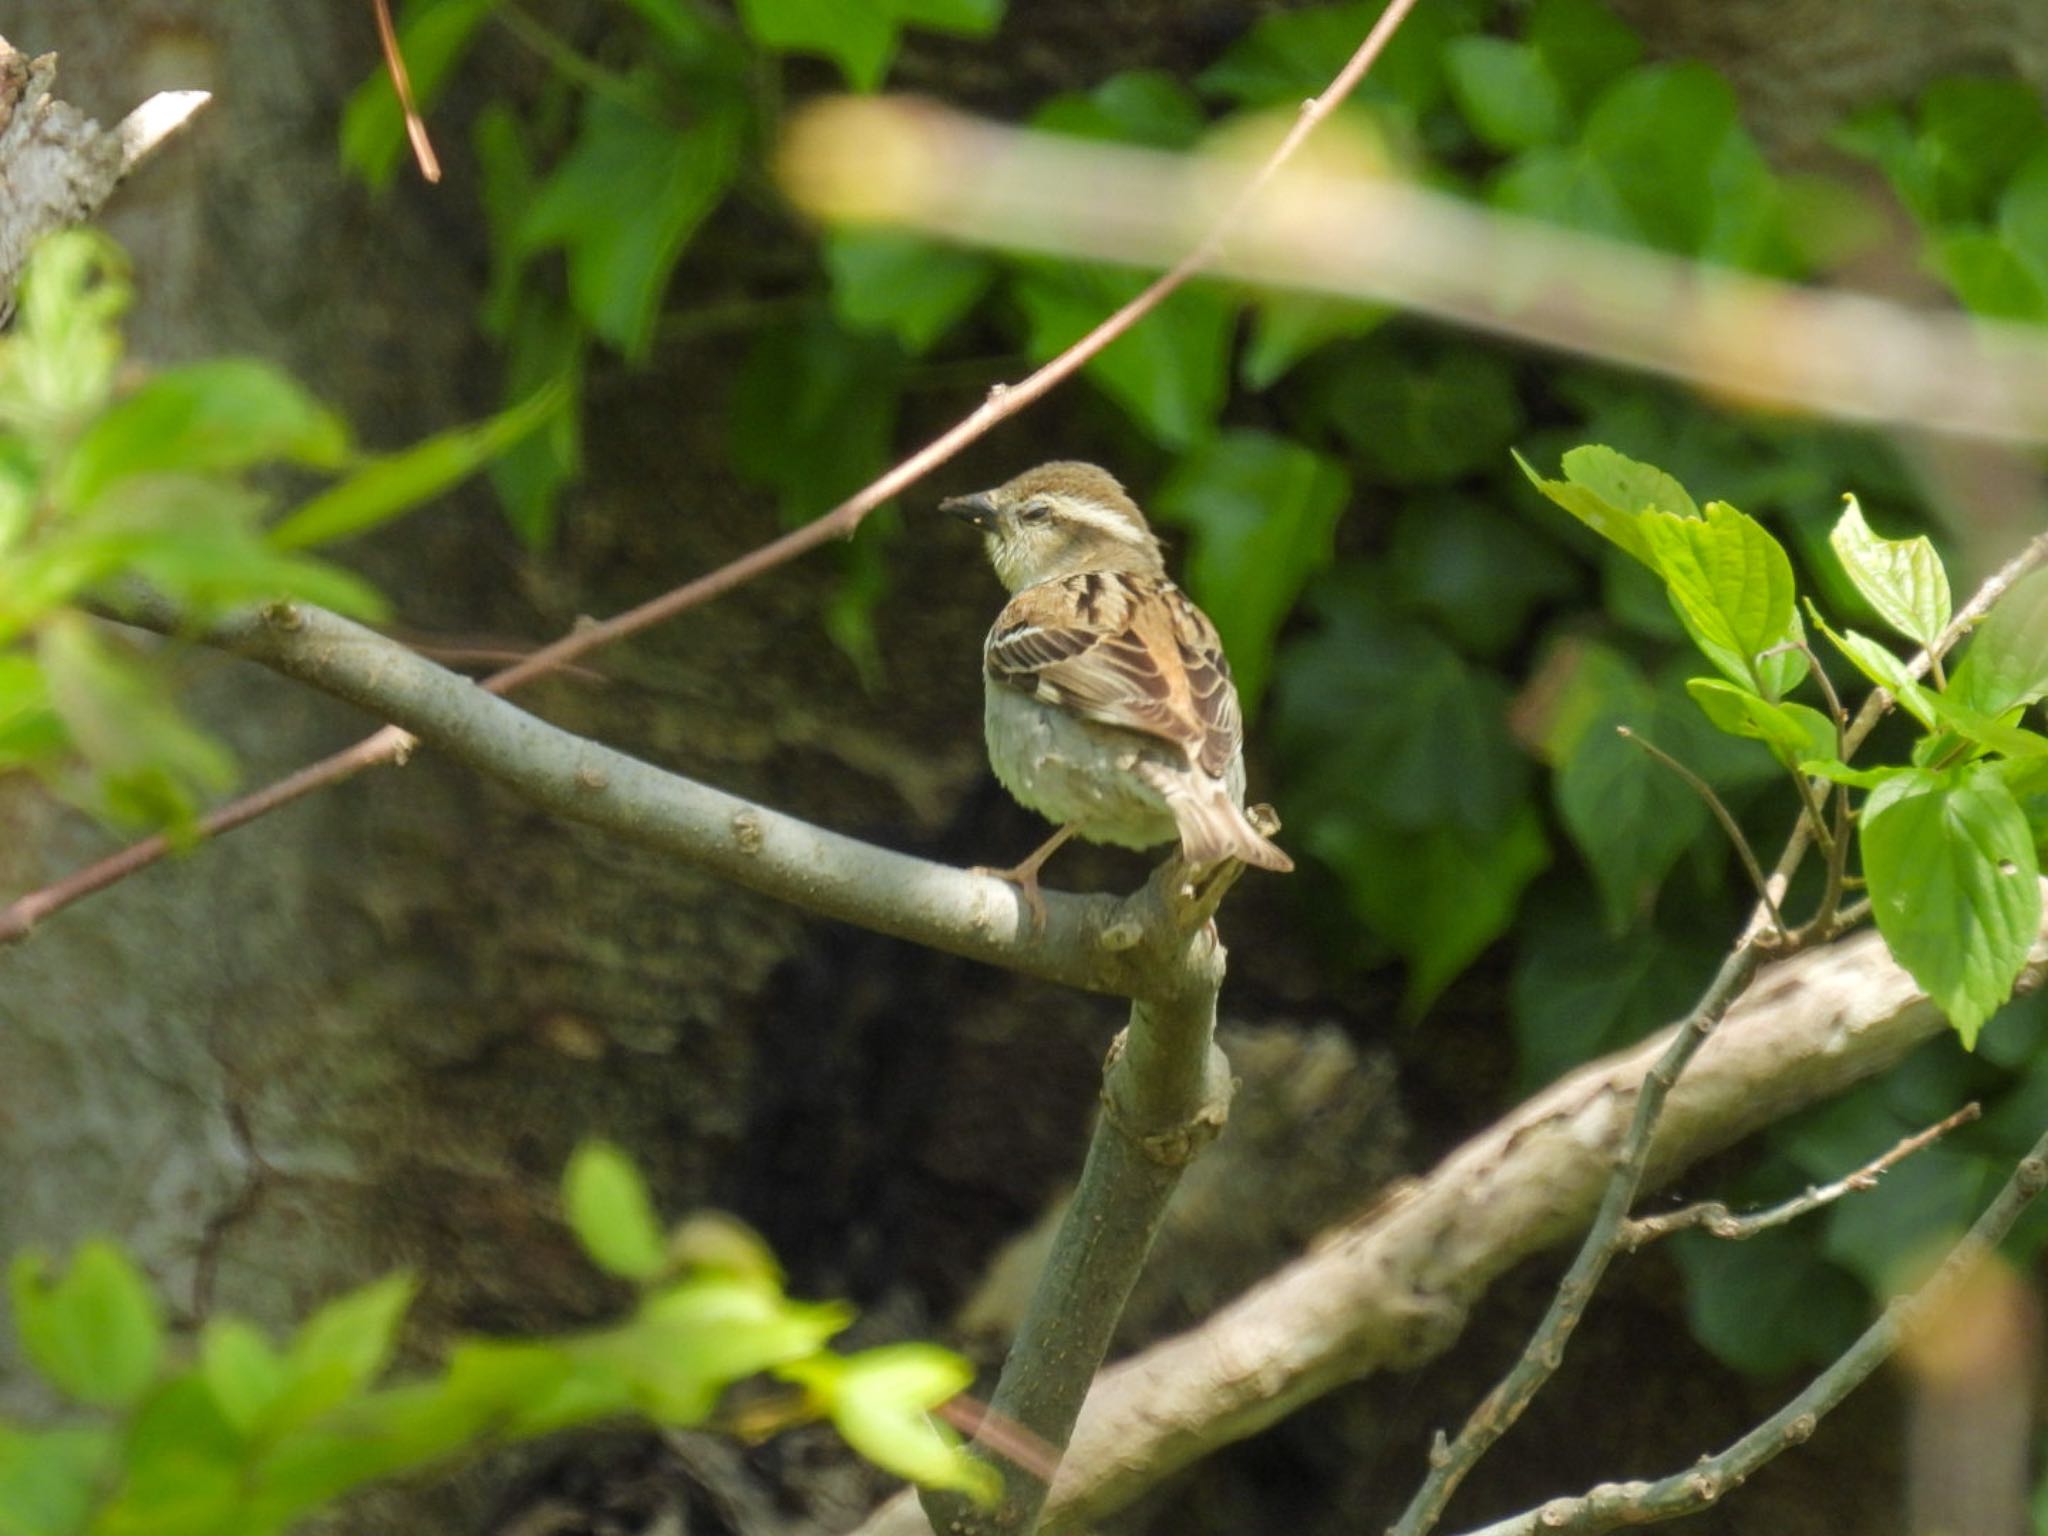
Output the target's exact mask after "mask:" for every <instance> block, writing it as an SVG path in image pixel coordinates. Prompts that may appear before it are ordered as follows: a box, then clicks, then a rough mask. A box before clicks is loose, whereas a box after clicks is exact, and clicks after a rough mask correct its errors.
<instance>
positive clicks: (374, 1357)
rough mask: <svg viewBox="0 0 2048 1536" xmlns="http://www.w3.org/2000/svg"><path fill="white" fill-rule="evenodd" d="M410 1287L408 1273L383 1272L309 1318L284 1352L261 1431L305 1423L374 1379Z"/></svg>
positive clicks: (392, 1344) (395, 1338) (386, 1357)
mask: <svg viewBox="0 0 2048 1536" xmlns="http://www.w3.org/2000/svg"><path fill="white" fill-rule="evenodd" d="M415 1289H416V1286H415V1284H414V1282H413V1280H412V1278H411V1277H410V1276H409V1275H405V1274H395V1275H386V1276H385V1277H384V1278H383V1279H382V1280H378V1281H374V1282H372V1283H371V1284H369V1285H366V1286H363V1287H361V1288H359V1289H357V1290H354V1291H351V1292H349V1293H348V1294H347V1295H346V1296H341V1297H337V1298H336V1299H335V1300H333V1301H330V1302H329V1303H327V1305H326V1306H324V1307H322V1308H321V1309H320V1310H319V1311H317V1312H315V1313H314V1314H313V1315H312V1317H310V1318H308V1319H307V1320H306V1322H305V1323H304V1324H303V1325H301V1327H300V1328H299V1331H298V1333H297V1335H296V1336H295V1337H294V1338H293V1339H292V1341H291V1345H290V1347H289V1348H288V1349H287V1350H286V1351H285V1357H284V1358H285V1379H284V1384H283V1386H282V1387H281V1388H280V1389H279V1390H278V1391H277V1392H276V1393H275V1394H274V1395H273V1397H272V1399H271V1401H270V1403H269V1404H268V1405H267V1406H266V1408H265V1409H264V1413H263V1417H262V1422H261V1428H262V1430H263V1431H264V1432H266V1433H268V1434H272V1435H282V1434H284V1433H286V1432H287V1431H289V1430H293V1429H296V1428H298V1427H300V1426H301V1425H304V1424H307V1423H310V1422H311V1421H312V1420H314V1419H316V1418H318V1417H319V1416H320V1415H322V1414H324V1413H327V1412H329V1411H330V1410H332V1409H334V1408H336V1407H338V1406H339V1405H341V1404H343V1403H346V1402H348V1401H349V1400H350V1399H351V1398H354V1397H356V1396H357V1395H358V1394H359V1393H361V1392H362V1391H363V1390H364V1389H365V1388H366V1387H368V1386H369V1385H370V1384H371V1383H372V1382H373V1381H375V1380H376V1379H377V1377H378V1376H379V1375H380V1374H381V1373H382V1372H383V1370H384V1367H385V1365H386V1363H387V1362H389V1360H390V1358H391V1352H392V1350H393V1349H394V1348H395V1347H396V1345H397V1341H398V1330H399V1327H400V1325H402V1324H403V1323H404V1321H405V1313H406V1309H407V1308H408V1307H409V1306H411V1305H412V1298H413V1293H414V1291H415Z"/></svg>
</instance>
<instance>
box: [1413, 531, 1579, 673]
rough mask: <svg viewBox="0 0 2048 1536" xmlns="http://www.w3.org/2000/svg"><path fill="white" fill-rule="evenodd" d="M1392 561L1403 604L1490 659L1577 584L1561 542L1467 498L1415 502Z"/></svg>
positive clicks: (1575, 588)
mask: <svg viewBox="0 0 2048 1536" xmlns="http://www.w3.org/2000/svg"><path fill="white" fill-rule="evenodd" d="M1387 561H1388V565H1389V568H1390V569H1391V571H1392V574H1393V590H1394V591H1395V592H1396V593H1398V594H1399V597H1400V601H1401V604H1402V606H1403V607H1405V608H1408V609H1410V610H1411V611H1414V612H1417V613H1421V614H1425V615H1427V616H1429V617H1430V618H1432V619H1434V620H1436V621H1437V622H1438V623H1439V624H1440V625H1441V626H1442V627H1443V628H1444V629H1445V630H1446V631H1447V632H1448V633H1449V634H1450V635H1451V637H1452V638H1453V639H1455V640H1456V641H1457V642H1458V644H1459V646H1460V647H1461V648H1462V649H1464V650H1465V651H1467V652H1469V653H1474V654H1477V655H1480V656H1486V657H1492V656H1497V655H1501V654H1503V653H1505V652H1506V651H1508V650H1509V649H1510V648H1511V647H1512V646H1514V645H1515V644H1516V642H1517V641H1518V640H1520V638H1521V637H1522V635H1523V633H1524V632H1525V630H1526V629H1527V627H1528V623H1529V618H1530V615H1531V613H1532V612H1533V611H1534V610H1535V609H1536V608H1538V607H1539V606H1541V605H1542V604H1545V603H1548V602H1551V601H1553V600H1557V599H1562V598H1564V597H1566V596H1568V595H1569V594H1571V593H1573V592H1574V591H1575V590H1577V588H1578V586H1579V571H1578V568H1577V567H1576V566H1575V565H1574V564H1573V563H1572V561H1570V560H1569V559H1568V558H1566V556H1565V554H1564V553H1563V551H1561V550H1560V549H1558V547H1557V546H1556V545H1555V544H1553V543H1551V542H1550V541H1549V540H1548V539H1546V538H1543V537H1542V536H1541V535H1539V534H1537V533H1534V532H1532V531H1531V530H1530V529H1529V528H1528V526H1527V525H1526V524H1524V523H1523V522H1521V521H1520V520H1518V519H1516V518H1514V517H1511V516H1507V515H1504V514H1503V513H1502V512H1500V511H1498V510H1496V508H1495V507H1494V506H1493V505H1491V504H1490V503H1487V502H1482V501H1479V500H1477V499H1475V498H1472V497H1466V496H1458V495H1448V496H1446V495H1435V496H1419V497H1411V498H1409V499H1408V500H1407V501H1406V502H1405V503H1404V504H1403V506H1402V508H1401V511H1400V513H1399V516H1398V517H1397V519H1396V521H1395V523H1394V533H1393V541H1392V544H1391V546H1390V547H1389V549H1388V552H1387Z"/></svg>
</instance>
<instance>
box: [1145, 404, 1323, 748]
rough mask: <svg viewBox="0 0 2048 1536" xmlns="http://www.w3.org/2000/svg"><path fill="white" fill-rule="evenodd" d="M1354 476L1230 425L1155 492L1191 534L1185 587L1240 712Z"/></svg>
mask: <svg viewBox="0 0 2048 1536" xmlns="http://www.w3.org/2000/svg"><path fill="white" fill-rule="evenodd" d="M1350 497H1351V481H1350V477H1349V476H1347V475H1346V474H1345V473H1344V471H1343V470H1342V469H1341V468H1340V467H1339V466H1338V465H1337V463H1336V462H1335V461H1334V460H1332V459H1329V458H1326V457H1324V456H1323V455H1321V454H1318V453H1313V452H1311V451H1310V450H1308V449H1306V448H1303V447H1301V446H1299V445H1298V444H1295V443H1291V442H1288V441H1287V440H1285V439H1284V438H1278V437H1274V436H1272V435H1270V434H1268V433H1264V432H1227V433H1225V434H1224V435H1223V436H1221V437H1219V438H1217V439H1215V440H1214V441H1212V442H1210V443H1206V444H1204V445H1203V446H1201V447H1199V448H1197V449H1196V450H1195V451H1194V452H1193V453H1192V454H1190V455H1188V456H1187V457H1186V458H1184V459H1182V460H1181V462H1180V464H1179V466H1178V467H1177V468H1176V469H1175V471H1174V473H1173V475H1172V477H1171V478H1170V479H1169V480H1168V481H1167V482H1166V484H1165V486H1164V487H1162V488H1161V490H1160V492H1159V494H1158V496H1157V497H1156V498H1154V500H1155V504H1156V505H1157V507H1158V509H1159V511H1160V512H1161V513H1163V514H1164V515H1165V516H1166V517H1168V518H1170V519H1171V520H1173V521H1174V522H1177V523H1180V524H1183V525H1185V526H1187V527H1190V528H1192V529H1193V530H1194V532H1195V544H1194V550H1193V553H1192V555H1191V556H1190V558H1189V560H1188V564H1187V580H1188V588H1189V590H1190V591H1191V592H1192V593H1193V594H1194V596H1195V600H1196V601H1197V602H1199V603H1200V604H1201V605H1202V607H1203V608H1204V609H1205V610H1206V611H1207V612H1208V614H1209V616H1210V618H1212V619H1214V620H1215V621H1216V628H1217V631H1218V632H1219V633H1220V634H1221V635H1222V637H1223V644H1224V650H1225V651H1226V652H1227V653H1228V655H1229V656H1230V659H1231V665H1232V669H1233V671H1234V673H1235V677H1236V682H1237V691H1238V696H1239V698H1240V699H1241V700H1242V701H1243V705H1244V711H1245V714H1246V715H1247V717H1250V716H1252V715H1255V714H1256V713H1257V710H1258V705H1259V700H1260V698H1261V696H1262V695H1263V694H1264V692H1265V687H1266V674H1267V670H1268V668H1269V666H1270V665H1271V659H1272V654H1273V642H1274V639H1275V637H1276V636H1277V635H1278V634H1279V632H1280V625H1281V623H1282V622H1283V621H1284V620H1285V619H1286V617H1287V615H1288V613H1289V611H1291V610H1292V608H1293V607H1294V603H1295V600H1296V598H1298V597H1299V596H1300V594H1301V589H1302V587H1303V585H1304V584H1305V583H1306V582H1307V581H1308V579H1309V577H1310V576H1312V575H1314V574H1315V572H1317V571H1319V570H1321V569H1322V568H1323V567H1324V566H1326V565H1328V564H1329V563H1330V558H1331V553H1332V548H1333V542H1334V538H1335V533H1336V527H1337V519H1338V517H1339V516H1341V515H1342V513H1343V511H1344V507H1345V504H1346V502H1348V501H1349V500H1350Z"/></svg>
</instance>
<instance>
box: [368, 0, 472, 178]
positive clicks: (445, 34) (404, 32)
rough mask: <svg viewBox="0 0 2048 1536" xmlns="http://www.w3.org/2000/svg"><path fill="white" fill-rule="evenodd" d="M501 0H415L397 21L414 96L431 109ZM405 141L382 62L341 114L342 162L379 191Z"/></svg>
mask: <svg viewBox="0 0 2048 1536" xmlns="http://www.w3.org/2000/svg"><path fill="white" fill-rule="evenodd" d="M497 8H498V0H413V3H412V4H410V5H408V6H406V7H405V10H404V13H403V15H402V17H401V18H400V21H399V24H398V48H399V52H400V53H402V54H404V56H405V73H406V78H407V80H409V81H410V82H411V83H412V94H413V102H414V104H415V105H416V106H417V107H418V108H419V110H420V111H421V112H422V113H425V112H427V111H429V110H430V109H431V108H432V107H433V105H434V102H435V100H436V99H437V98H438V97H439V96H440V94H441V87H442V86H443V85H445V84H446V83H447V81H448V77H449V76H450V75H451V74H453V73H454V71H455V67H456V66H457V65H458V64H460V63H461V62H462V59H463V56H464V55H465V54H467V53H468V52H469V49H470V45H471V44H472V43H474V42H475V41H476V34H477V29H478V28H479V27H481V26H482V25H483V24H484V22H485V21H486V20H488V19H489V17H490V14H491V12H493V11H495V10H496V9H497ZM404 147H405V117H404V115H403V114H402V113H401V112H400V111H399V109H398V94H397V92H396V91H394V90H393V89H392V88H391V76H390V73H389V71H387V70H385V69H383V68H381V67H380V68H379V69H378V70H377V71H376V72H375V73H374V74H372V75H371V76H370V77H369V78H368V79H367V80H365V81H364V82H363V83H362V84H361V85H359V86H358V87H356V90H355V93H354V94H353V95H351V96H350V97H349V99H348V105H347V106H346V107H344V108H343V109H342V114H341V163H342V164H343V165H344V166H345V167H347V168H348V169H349V170H352V171H354V172H355V173H356V174H357V175H358V176H360V177H362V178H363V181H364V182H365V183H366V184H367V185H369V186H370V187H371V188H373V189H374V190H376V191H380V192H381V191H382V190H383V189H384V188H385V187H387V186H389V185H390V184H391V173H392V172H393V171H394V170H395V169H396V168H397V166H398V159H399V154H400V151H402V150H403V149H404Z"/></svg>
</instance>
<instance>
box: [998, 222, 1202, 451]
mask: <svg viewBox="0 0 2048 1536" xmlns="http://www.w3.org/2000/svg"><path fill="white" fill-rule="evenodd" d="M1021 266H1022V270H1020V271H1019V272H1018V273H1017V275H1016V276H1015V277H1014V278H1013V279H1012V281H1011V285H1010V293H1011V296H1012V297H1013V298H1014V299H1015V300H1016V302H1017V306H1018V308H1019V309H1020V310H1021V311H1022V312H1023V315H1024V319H1025V325H1026V329H1027V338H1026V345H1027V347H1028V349H1029V351H1030V353H1031V357H1032V359H1033V361H1034V362H1044V361H1046V360H1048V359H1050V358H1052V357H1053V356H1055V355H1057V354H1058V353H1060V352H1062V351H1064V350H1065V349H1066V348H1067V347H1069V346H1071V345H1072V344H1073V343H1074V342H1076V341H1078V340H1080V339H1081V337H1082V336H1084V335H1086V334H1087V333H1088V332H1089V331H1091V330H1093V329H1094V328H1095V327H1096V326H1097V325H1099V324H1100V323H1101V322H1102V319H1103V317H1104V316H1105V315H1108V314H1109V313H1111V312H1112V311H1113V310H1115V309H1116V308H1117V307H1118V306H1120V305H1121V304H1123V303H1125V302H1126V301H1127V300H1129V299H1131V298H1132V297H1134V296H1135V295H1136V294H1137V292H1138V290H1139V289H1140V288H1142V287H1144V285H1145V279H1144V278H1143V277H1142V276H1140V275H1139V274H1137V273H1133V272H1125V271H1121V270H1119V269H1116V268H1113V267H1104V266H1097V265H1094V264H1091V263H1086V262H1062V263H1057V264H1055V263H1051V262H1045V261H1030V262H1025V263H1022V264H1021ZM1234 318H1235V310H1234V306H1233V305H1232V304H1231V302H1230V301H1229V300H1228V299H1227V298H1225V297H1224V295H1223V294H1222V293H1221V292H1220V291H1218V290H1217V289H1215V288H1213V287H1210V286H1207V285H1204V284H1196V285H1192V286H1189V287H1186V288H1181V289H1179V290H1177V291H1176V292H1175V293H1174V294H1173V295H1172V296H1171V297H1170V298H1168V299H1167V300H1166V302H1165V303H1163V304H1161V305H1160V306H1159V307H1158V308H1157V309H1156V310H1154V311H1153V312H1152V313H1151V314H1150V315H1148V316H1147V317H1146V318H1145V319H1144V320H1143V321H1141V322H1139V324H1138V325H1137V326H1136V327H1135V328H1134V329H1132V330H1130V331H1128V332H1126V333H1125V334H1124V335H1123V336H1121V337H1119V338H1118V339H1117V340H1115V341H1113V342H1111V343H1110V344H1109V346H1108V347H1107V348H1105V349H1104V350H1103V351H1102V352H1101V353H1100V354H1099V355H1098V356H1097V357H1095V358H1094V359H1093V360H1092V361H1091V362H1090V363H1089V364H1088V366H1087V369H1086V372H1087V375H1088V377H1089V378H1090V379H1092V380H1093V381H1094V382H1095V384H1096V385H1097V386H1098V387H1100V388H1101V390H1102V391H1103V393H1105V394H1107V395H1108V396H1109V397H1110V398H1111V399H1112V400H1114V401H1116V403H1117V404H1118V405H1120V406H1122V407H1123V408H1124V409H1125V410H1127V411H1129V412H1130V413H1131V415H1132V416H1133V417H1135V418H1136V419H1137V421H1138V423H1139V425H1140V426H1142V427H1143V428H1144V429H1145V430H1146V431H1147V432H1148V433H1150V434H1151V436H1152V437H1153V438H1154V439H1155V440H1156V441H1158V442H1159V443H1161V444H1163V445H1164V446H1166V447H1169V448H1186V447H1188V446H1190V445H1191V444H1193V443H1195V442H1197V441H1198V440H1200V439H1201V438H1203V437H1206V436H1207V435H1208V434H1209V433H1210V432H1211V431H1212V430H1214V427H1215V422H1216V416H1217V413H1218V412H1219V411H1221V409H1222V407H1223V399H1224V396H1225V394H1226V393H1227V392H1228V390H1229V383H1230V334H1231V326H1232V323H1233V320H1234Z"/></svg>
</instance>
